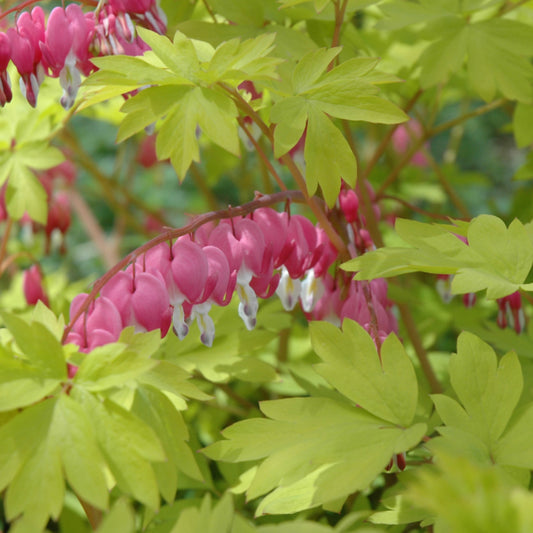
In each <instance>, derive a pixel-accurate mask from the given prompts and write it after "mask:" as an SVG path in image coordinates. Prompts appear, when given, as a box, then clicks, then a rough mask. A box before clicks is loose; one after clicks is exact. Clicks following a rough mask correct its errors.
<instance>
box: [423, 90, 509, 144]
mask: <svg viewBox="0 0 533 533" xmlns="http://www.w3.org/2000/svg"><path fill="white" fill-rule="evenodd" d="M506 102H507V100H506V99H505V98H499V99H498V100H494V101H493V102H490V103H488V104H485V105H482V106H480V107H478V108H476V109H474V110H473V111H470V112H469V113H465V114H464V115H460V116H458V117H457V118H454V119H452V120H448V121H447V122H443V123H442V124H439V125H438V126H435V127H434V128H432V129H430V130H429V131H427V132H426V135H425V139H424V141H426V140H427V139H429V138H431V137H435V135H438V134H439V133H442V132H443V131H446V130H449V129H450V128H453V127H454V126H456V125H457V124H461V123H462V122H465V121H467V120H469V119H471V118H474V117H479V116H481V115H484V114H485V113H488V112H489V111H493V110H494V109H497V108H498V107H501V106H502V105H503V104H505V103H506Z"/></svg>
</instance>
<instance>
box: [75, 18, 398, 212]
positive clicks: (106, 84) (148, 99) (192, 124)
mask: <svg viewBox="0 0 533 533" xmlns="http://www.w3.org/2000/svg"><path fill="white" fill-rule="evenodd" d="M274 31H275V29H274V28H273V30H272V33H264V34H262V35H260V36H258V37H255V38H254V39H249V40H246V41H242V42H241V41H239V40H238V39H232V40H230V41H225V42H223V43H222V44H220V45H219V46H218V47H217V48H214V47H213V46H212V45H211V44H209V43H207V42H205V41H199V40H194V39H189V38H188V37H186V36H185V35H184V34H183V33H180V32H179V31H178V32H176V34H175V36H174V40H173V42H171V41H169V39H167V38H166V37H163V36H159V35H156V34H154V33H152V32H149V31H146V30H145V31H141V36H142V37H143V39H144V40H145V41H146V42H147V43H148V44H149V45H150V47H151V48H152V50H151V51H150V52H147V53H145V54H144V56H143V57H125V56H115V57H103V58H97V59H95V60H94V62H95V63H96V64H97V66H98V67H99V68H100V70H99V71H98V72H97V73H95V74H94V75H92V76H91V77H90V78H89V79H88V80H87V81H86V83H85V85H86V86H88V92H87V95H88V99H87V101H86V102H85V105H92V104H95V103H97V102H100V101H102V100H104V99H107V98H109V97H112V96H118V95H121V94H123V93H124V92H128V91H132V90H136V89H141V88H142V90H141V91H139V92H138V94H136V95H135V96H133V97H132V98H130V99H129V100H128V101H127V102H126V103H125V104H124V105H123V106H122V108H121V110H122V111H123V112H124V113H126V117H125V118H124V120H123V121H122V124H121V125H120V128H119V132H118V140H119V141H122V140H124V139H127V138H128V137H130V136H132V135H133V134H135V133H137V132H139V131H141V130H142V129H143V128H145V127H147V126H150V125H151V124H154V123H156V122H157V121H159V120H160V119H161V123H160V125H159V133H158V137H157V144H156V149H157V156H158V158H159V159H167V158H169V159H170V161H171V163H172V165H173V167H174V169H175V170H176V173H177V174H178V176H179V177H180V179H183V178H184V177H185V174H186V172H187V170H188V168H189V166H190V165H191V163H192V162H193V161H199V159H200V146H199V141H198V128H199V130H200V131H201V132H202V133H203V134H205V135H206V136H207V137H208V138H209V139H210V140H211V141H212V142H214V143H215V144H217V145H218V146H220V147H222V148H224V149H225V150H227V151H228V152H230V153H233V154H235V155H239V153H240V148H239V138H238V122H237V116H238V109H237V106H236V103H235V98H234V94H232V92H233V91H235V90H236V87H237V86H238V85H239V84H240V83H241V82H243V81H245V80H249V81H253V82H256V83H261V82H264V81H266V80H268V87H269V88H270V90H271V91H272V93H273V100H274V102H275V103H274V105H273V106H272V107H271V110H270V120H271V121H272V123H273V124H275V125H276V128H275V130H274V147H273V149H274V155H275V157H281V156H283V155H284V154H286V153H287V152H288V151H289V150H290V149H291V148H293V147H294V146H295V145H296V143H297V142H298V141H299V139H300V138H301V137H302V135H303V133H304V130H306V127H307V130H306V131H307V137H306V143H305V161H306V181H307V188H308V191H309V193H310V194H314V193H315V192H316V191H317V187H318V185H320V186H321V188H322V192H323V194H324V197H325V199H326V201H327V203H328V204H329V205H333V203H334V202H335V199H336V198H337V195H338V193H339V190H340V184H341V178H343V179H344V180H345V181H346V182H347V183H349V184H350V185H352V186H354V185H355V180H356V176H357V165H356V161H355V156H354V154H353V152H352V150H351V148H350V146H349V144H348V142H347V141H346V139H345V138H344V136H343V134H342V133H341V131H340V129H339V128H338V127H337V126H336V125H335V124H334V122H333V121H332V118H338V119H342V120H351V121H365V122H373V123H382V124H395V123H398V122H403V121H405V120H407V116H406V115H405V113H403V111H401V110H400V109H399V108H398V107H397V106H395V105H394V104H392V103H391V102H389V101H387V100H385V99H384V98H382V97H380V96H377V92H378V89H377V87H376V85H378V84H383V83H390V82H394V81H399V80H398V79H397V78H395V77H394V76H388V75H384V74H382V73H379V72H377V71H375V70H374V69H375V67H376V64H377V63H378V60H377V59H374V58H366V57H365V58H363V57H360V58H353V59H350V60H348V61H345V62H344V63H342V64H341V65H339V66H337V67H336V68H334V69H333V70H330V71H328V65H333V62H334V61H335V59H336V58H337V56H338V55H339V53H340V51H341V49H340V48H338V47H337V48H331V49H323V48H321V49H315V50H313V51H311V52H309V53H307V54H306V55H305V56H304V57H302V58H301V59H300V60H299V61H298V62H297V63H296V65H292V62H291V63H289V64H290V65H291V66H294V68H293V70H292V77H291V79H290V80H288V81H289V83H287V80H285V79H284V80H283V82H282V81H277V76H278V74H277V71H276V67H277V66H278V65H279V64H280V63H281V62H282V61H283V58H276V57H271V56H270V55H269V54H270V52H271V51H272V50H273V48H274V46H275V45H276V34H275V33H274ZM285 67H287V65H285Z"/></svg>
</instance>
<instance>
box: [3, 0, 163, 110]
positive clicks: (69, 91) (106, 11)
mask: <svg viewBox="0 0 533 533" xmlns="http://www.w3.org/2000/svg"><path fill="white" fill-rule="evenodd" d="M135 24H140V25H142V26H145V27H147V28H148V29H151V30H153V31H156V32H158V33H161V34H164V33H165V31H166V17H165V14H164V13H163V11H162V10H161V9H160V8H159V6H158V5H157V3H156V1H155V0H109V1H108V2H106V3H105V5H103V6H102V7H101V9H100V10H99V11H91V12H87V13H84V12H83V11H82V9H81V7H80V6H79V5H78V4H69V5H68V6H67V7H66V8H62V7H56V8H54V9H53V10H52V12H51V13H50V16H49V17H48V21H47V22H46V23H45V15H44V11H43V9H42V8H41V7H39V6H37V7H35V8H34V9H33V10H32V11H31V13H30V12H27V11H25V12H23V13H22V14H21V15H20V16H19V17H18V18H17V20H16V23H15V27H13V28H9V29H8V30H7V32H5V33H4V32H0V105H1V106H4V105H5V104H6V103H7V102H10V101H11V99H12V96H13V93H12V90H11V81H10V79H9V74H8V72H7V68H8V65H9V63H10V61H12V62H13V64H14V65H15V67H16V69H17V71H18V73H19V74H20V89H21V91H22V93H23V94H24V96H25V98H26V99H27V100H28V102H29V104H30V105H31V106H33V107H35V106H36V104H37V97H38V94H39V87H40V85H41V83H42V82H43V79H44V77H45V76H49V77H52V78H59V81H60V84H61V87H62V88H63V96H62V97H61V104H62V105H63V107H65V108H66V109H68V108H70V107H71V106H72V105H73V104H74V100H75V99H76V94H77V92H78V89H79V87H80V84H81V75H82V74H83V75H84V76H87V75H88V74H89V73H90V72H92V71H93V70H95V69H96V67H95V66H94V65H93V63H91V57H94V56H102V55H111V54H126V55H132V56H133V55H140V54H142V53H143V52H144V51H146V50H147V49H148V46H147V45H146V44H145V43H144V42H143V41H142V40H141V39H140V38H139V37H138V36H137V35H136V33H135Z"/></svg>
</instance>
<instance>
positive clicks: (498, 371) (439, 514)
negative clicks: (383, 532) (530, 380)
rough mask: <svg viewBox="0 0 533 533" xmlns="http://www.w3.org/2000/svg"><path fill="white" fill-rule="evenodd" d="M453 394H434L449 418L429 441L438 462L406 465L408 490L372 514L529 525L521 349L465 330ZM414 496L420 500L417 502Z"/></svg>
mask: <svg viewBox="0 0 533 533" xmlns="http://www.w3.org/2000/svg"><path fill="white" fill-rule="evenodd" d="M449 373H450V381H451V385H452V388H453V393H454V397H452V395H451V393H450V394H436V395H432V400H433V403H434V405H435V407H436V411H437V414H438V415H439V417H440V419H441V421H442V424H443V425H441V426H438V427H437V428H436V429H437V432H438V433H439V436H437V437H435V438H433V439H432V440H431V441H430V442H429V443H428V444H427V447H428V449H429V451H430V452H431V453H432V454H433V455H434V457H435V464H436V466H437V468H434V467H427V468H426V467H424V468H422V469H419V471H418V472H416V473H413V472H410V473H406V474H408V475H406V476H404V477H403V478H402V479H403V482H404V485H405V486H406V487H407V488H406V490H405V491H404V493H403V494H401V495H399V496H398V495H397V496H396V497H395V498H394V499H392V500H390V505H389V504H388V499H386V500H385V501H386V503H387V504H388V507H389V509H388V510H386V511H380V512H378V513H375V514H374V515H373V516H372V521H373V522H376V523H386V524H394V523H408V522H413V521H419V520H421V519H424V520H425V521H426V523H433V522H435V523H436V526H437V529H436V531H443V532H447V531H453V532H456V531H461V532H462V531H464V532H465V533H466V532H467V531H468V532H470V531H474V532H475V531H479V532H481V531H490V532H492V531H493V532H495V533H496V532H499V531H509V532H511V531H529V529H530V527H531V520H532V518H533V515H532V514H531V495H530V494H529V493H527V492H526V491H525V490H524V487H527V486H528V485H529V479H530V470H531V469H532V468H533V452H532V450H531V446H529V443H530V442H531V439H533V425H532V421H533V419H532V413H533V404H532V403H528V404H525V405H521V406H520V407H518V408H517V406H518V405H519V400H520V398H521V395H522V392H523V385H524V382H523V376H522V370H521V366H520V363H519V360H518V357H517V356H516V355H515V354H514V353H512V352H511V353H508V354H506V355H504V356H503V357H502V358H501V359H500V360H499V361H498V359H497V357H496V354H495V353H494V350H492V348H491V347H490V346H489V345H488V344H486V343H484V342H483V341H481V340H480V339H479V338H478V337H476V336H474V335H472V334H471V333H466V332H464V333H462V334H461V335H460V336H459V339H458V342H457V353H456V354H453V355H452V356H451V358H450V363H449ZM413 504H414V507H413Z"/></svg>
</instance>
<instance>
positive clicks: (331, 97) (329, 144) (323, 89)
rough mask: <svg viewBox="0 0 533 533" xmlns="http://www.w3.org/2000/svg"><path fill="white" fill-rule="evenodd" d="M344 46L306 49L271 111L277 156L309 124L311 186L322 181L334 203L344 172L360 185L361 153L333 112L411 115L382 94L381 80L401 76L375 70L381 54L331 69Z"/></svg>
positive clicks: (365, 116) (393, 117) (359, 116)
mask: <svg viewBox="0 0 533 533" xmlns="http://www.w3.org/2000/svg"><path fill="white" fill-rule="evenodd" d="M340 51H341V50H340V48H330V49H318V50H315V51H312V52H309V53H308V54H306V55H305V56H304V57H303V58H302V59H301V60H300V61H299V62H298V63H297V64H296V66H295V68H294V70H293V71H292V77H291V80H290V91H289V92H287V93H285V94H283V96H284V98H283V99H277V100H276V103H275V104H274V106H273V107H272V109H271V111H270V119H271V121H272V122H273V123H274V124H276V129H275V130H274V155H275V156H276V157H280V156H282V155H283V154H285V153H287V152H288V151H289V150H290V149H291V148H292V147H293V146H294V145H295V144H296V143H297V142H298V140H299V139H300V137H301V136H302V135H303V133H304V130H305V128H306V127H307V136H306V142H305V153H304V156H305V162H306V181H307V189H308V191H309V193H310V194H314V193H315V192H316V190H317V187H318V185H319V184H320V186H321V188H322V193H323V194H324V198H325V200H326V202H327V203H328V204H329V205H333V203H334V202H335V200H336V198H337V196H338V194H339V190H340V184H341V178H344V180H345V181H346V182H347V183H348V184H350V185H351V186H354V185H355V179H356V176H357V164H356V161H355V156H354V154H353V152H352V150H351V149H350V147H349V145H348V142H347V141H346V139H345V138H344V136H343V135H342V133H341V132H340V130H339V129H338V128H337V127H336V126H335V125H334V123H333V122H332V120H331V118H330V117H335V118H339V119H343V120H355V121H365V122H374V123H382V124H396V123H398V122H403V121H405V120H407V116H406V115H405V114H404V113H403V111H401V110H400V109H398V107H396V106H395V105H394V104H392V103H390V102H388V101H387V100H385V99H383V98H381V97H379V96H377V92H378V89H377V88H376V87H375V86H374V85H375V84H379V83H387V82H392V81H397V80H395V78H394V77H392V76H385V75H382V74H380V73H379V72H376V71H375V70H374V68H375V67H376V65H377V63H378V59H375V58H353V59H349V60H347V61H345V62H343V63H342V64H341V65H339V66H337V67H335V68H334V69H332V70H330V71H326V69H327V68H328V65H330V64H331V63H332V62H333V61H334V60H335V58H336V57H337V56H338V55H339V53H340ZM325 177H327V179H326V178H325Z"/></svg>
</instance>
